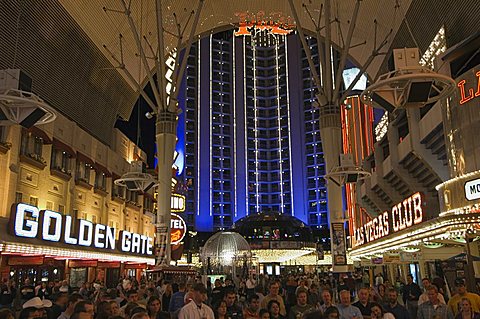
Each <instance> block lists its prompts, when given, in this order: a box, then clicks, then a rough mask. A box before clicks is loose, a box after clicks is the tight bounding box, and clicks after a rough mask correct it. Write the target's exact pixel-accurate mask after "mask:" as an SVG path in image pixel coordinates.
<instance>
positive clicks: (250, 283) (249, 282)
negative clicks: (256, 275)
mask: <svg viewBox="0 0 480 319" xmlns="http://www.w3.org/2000/svg"><path fill="white" fill-rule="evenodd" d="M256 284H257V283H256V282H255V279H252V278H248V280H247V282H246V283H245V285H246V287H247V289H254V288H255V286H256Z"/></svg>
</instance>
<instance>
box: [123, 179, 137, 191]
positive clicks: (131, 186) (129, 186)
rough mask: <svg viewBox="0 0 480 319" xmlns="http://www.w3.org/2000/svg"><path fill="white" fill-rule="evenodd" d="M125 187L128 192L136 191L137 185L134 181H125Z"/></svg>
mask: <svg viewBox="0 0 480 319" xmlns="http://www.w3.org/2000/svg"><path fill="white" fill-rule="evenodd" d="M125 185H127V189H128V190H132V189H137V183H135V182H134V181H125Z"/></svg>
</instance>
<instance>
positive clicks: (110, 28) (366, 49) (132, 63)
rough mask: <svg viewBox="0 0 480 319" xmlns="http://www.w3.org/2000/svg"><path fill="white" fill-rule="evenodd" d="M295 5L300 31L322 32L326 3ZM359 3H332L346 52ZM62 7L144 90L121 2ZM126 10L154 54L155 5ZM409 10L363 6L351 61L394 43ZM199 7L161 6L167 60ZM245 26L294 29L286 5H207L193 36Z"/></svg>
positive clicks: (374, 69) (216, 1) (383, 4)
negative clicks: (266, 24) (381, 43)
mask: <svg viewBox="0 0 480 319" xmlns="http://www.w3.org/2000/svg"><path fill="white" fill-rule="evenodd" d="M293 2H294V6H295V8H296V11H297V13H298V17H299V21H300V24H301V27H302V28H303V29H305V30H306V31H307V33H310V34H316V32H317V30H318V28H317V26H316V25H317V24H318V21H319V20H321V19H322V18H321V16H322V11H323V10H322V8H323V1H311V0H294V1H293ZM356 2H357V1H355V0H348V1H335V2H334V3H333V8H332V11H333V16H334V17H335V18H334V19H333V21H330V24H331V27H332V42H333V45H334V46H338V47H339V48H343V46H344V42H345V40H346V37H347V33H348V28H349V23H350V21H349V20H350V19H351V16H352V12H353V11H354V9H355V4H356ZM60 3H61V4H62V5H63V6H64V8H65V9H66V10H67V11H68V12H69V14H70V15H71V16H72V17H73V18H74V19H75V21H76V22H77V23H78V24H79V25H80V27H81V28H82V29H83V30H84V31H85V32H86V33H87V35H88V36H89V37H90V39H91V40H92V41H93V42H94V43H95V45H96V46H97V47H98V48H99V49H100V50H101V51H102V52H103V54H104V55H105V57H106V58H107V59H109V60H110V62H111V63H112V64H113V65H117V61H115V60H114V59H112V57H111V55H110V54H109V52H108V51H111V52H112V53H113V54H114V55H115V56H116V57H121V56H123V63H124V64H125V68H126V69H127V70H128V71H129V72H130V74H132V75H135V76H138V77H137V78H136V79H135V80H136V81H138V82H139V83H140V84H141V85H143V84H145V83H146V82H147V78H146V77H147V75H146V73H145V71H144V70H143V69H142V67H141V63H140V62H139V58H138V54H139V52H138V50H137V45H136V42H135V38H134V36H133V35H132V32H131V30H130V27H129V23H128V21H127V19H126V16H125V14H124V13H125V9H124V7H123V4H122V1H121V0H91V1H82V2H78V1H75V0H60ZM127 4H128V6H129V7H128V8H129V10H130V11H131V16H132V18H133V21H134V23H135V24H136V26H137V28H138V30H139V33H140V36H141V37H142V39H141V40H142V41H143V43H144V44H145V45H146V46H151V47H152V48H153V49H154V50H157V48H158V45H157V21H156V8H155V1H152V0H140V1H127ZM410 4H411V0H405V1H398V0H385V1H362V5H361V6H360V10H359V12H358V20H357V22H356V28H355V32H354V34H353V37H352V41H351V45H350V47H351V49H350V51H349V55H350V58H351V60H353V61H355V62H356V63H358V64H359V65H363V64H364V63H365V62H366V61H367V60H368V58H369V56H370V55H371V54H372V50H373V49H374V48H375V47H376V46H378V42H379V41H382V40H381V39H384V38H386V37H387V36H388V34H389V33H390V32H391V36H390V37H391V38H392V39H393V37H394V36H395V34H396V32H397V30H398V28H399V26H400V24H401V22H402V20H403V15H404V14H405V12H407V10H408V8H409V6H410ZM197 6H198V1H191V0H175V1H174V0H167V1H162V11H163V14H162V15H163V17H164V22H163V25H164V37H165V44H164V48H163V49H164V51H163V53H164V55H165V56H166V55H168V54H169V52H171V51H172V50H173V49H175V48H176V47H177V45H178V43H179V42H180V43H181V44H182V45H185V43H186V42H187V37H186V36H184V37H183V38H181V39H180V41H179V39H178V34H179V33H183V34H184V35H188V34H189V33H190V30H191V28H192V24H193V22H192V20H193V18H192V17H193V14H192V12H193V11H194V10H195V9H196V8H197ZM245 21H249V22H251V21H254V22H273V23H279V24H282V25H295V20H294V18H293V15H292V10H291V7H290V5H289V1H288V0H276V1H251V0H239V1H223V0H222V1H221V0H206V1H205V2H204V5H203V9H202V11H201V15H200V19H199V23H198V25H197V27H196V30H195V37H196V38H199V37H201V36H202V35H204V34H209V33H211V32H213V31H214V30H221V29H226V28H232V27H235V26H238V24H239V23H241V22H245ZM374 21H376V23H374ZM375 24H377V27H375ZM323 25H324V21H321V22H320V27H321V26H323ZM319 31H320V36H324V31H325V30H324V28H323V27H321V28H320V30H319ZM120 34H121V35H122V40H121V41H120V40H119V35H120ZM104 46H105V47H106V48H107V49H108V50H106V49H105V48H104ZM382 62H383V59H382V58H377V59H375V60H374V61H373V62H372V63H371V64H370V67H369V68H368V69H367V72H368V73H369V74H370V76H371V77H375V76H376V75H377V73H378V72H379V69H380V67H381V65H382ZM149 63H151V65H150V66H151V69H154V67H155V65H154V64H155V62H154V60H153V59H151V61H150V62H149ZM119 72H120V70H119ZM120 74H121V76H123V77H124V78H125V80H126V81H127V82H128V83H129V84H130V85H131V86H132V87H133V88H134V89H137V88H138V83H133V82H132V79H131V78H127V77H126V76H125V74H124V72H120Z"/></svg>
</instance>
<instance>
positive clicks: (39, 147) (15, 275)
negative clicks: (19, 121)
mask: <svg viewBox="0 0 480 319" xmlns="http://www.w3.org/2000/svg"><path fill="white" fill-rule="evenodd" d="M18 72H19V71H18V70H7V71H2V74H3V76H4V77H7V78H9V77H12V79H13V80H14V79H18V78H19V77H18ZM15 74H17V75H15ZM33 80H34V79H33ZM34 81H35V80H34ZM134 160H136V161H141V162H142V161H143V162H145V161H146V154H145V153H144V152H143V151H142V150H141V149H139V148H138V147H137V146H136V145H135V144H134V143H133V142H131V141H130V140H129V139H128V138H127V137H126V136H125V135H124V134H122V133H121V132H120V131H118V130H117V129H114V130H113V132H112V143H111V145H110V146H107V145H106V144H104V143H102V142H101V141H99V140H98V139H97V138H96V137H94V136H93V135H92V134H91V133H90V132H88V131H86V130H84V129H83V128H81V127H80V126H79V125H77V124H76V123H75V122H73V121H71V120H70V119H68V118H66V117H65V116H63V115H61V114H57V118H56V120H55V121H54V122H53V123H50V124H45V125H41V126H34V127H30V128H26V127H21V126H20V125H11V126H0V176H2V178H1V179H0V228H1V231H0V251H1V259H0V260H1V261H0V262H1V269H2V270H1V272H0V276H1V278H2V279H12V280H15V281H16V282H17V283H18V284H21V283H23V281H24V280H25V278H27V277H29V278H31V279H33V281H34V282H39V281H40V280H45V279H48V280H54V279H56V280H61V279H64V278H68V279H69V280H70V284H71V285H72V286H74V287H76V286H77V285H80V284H81V283H82V282H86V281H97V280H98V281H100V282H103V283H105V284H106V285H107V286H111V287H114V286H115V285H116V284H117V283H118V278H120V277H121V276H123V275H129V276H137V278H140V276H141V274H142V271H143V270H145V269H146V268H147V267H148V265H153V264H155V255H154V251H153V245H154V231H155V229H154V226H153V222H154V220H153V218H154V215H153V201H154V198H153V195H152V194H148V193H142V194H139V193H137V192H134V191H129V190H128V189H126V188H124V187H120V186H117V185H115V184H114V180H115V179H117V178H119V177H120V176H121V175H123V174H124V173H126V172H128V171H129V170H130V164H129V163H130V162H132V161H134ZM19 203H21V204H19ZM47 216H48V217H47ZM132 236H135V237H136V238H137V239H135V241H137V240H138V239H139V238H143V240H141V241H142V242H143V243H144V244H145V245H143V244H142V247H143V248H142V247H139V248H140V250H137V249H135V251H134V252H133V251H132V250H131V249H133V246H132V243H133V242H132V241H131V239H132V238H133V237H132ZM129 238H130V239H129ZM135 245H136V244H135ZM147 246H148V247H147Z"/></svg>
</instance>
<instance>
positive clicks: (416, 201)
mask: <svg viewBox="0 0 480 319" xmlns="http://www.w3.org/2000/svg"><path fill="white" fill-rule="evenodd" d="M422 220H423V201H422V195H421V194H420V193H415V194H413V195H412V196H410V197H408V198H406V199H405V200H403V201H402V202H401V203H399V204H397V205H395V206H393V207H392V209H391V210H390V211H389V212H388V211H385V212H383V213H381V214H380V215H378V216H377V217H375V218H374V219H372V220H371V221H369V222H368V223H366V224H365V225H363V226H361V227H359V228H357V229H355V242H354V247H356V246H360V245H363V244H365V243H369V242H372V241H374V240H377V239H380V238H382V237H385V236H388V235H390V231H391V230H393V232H397V231H400V230H403V229H406V228H409V227H412V226H413V225H417V224H419V223H421V222H422Z"/></svg>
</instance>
